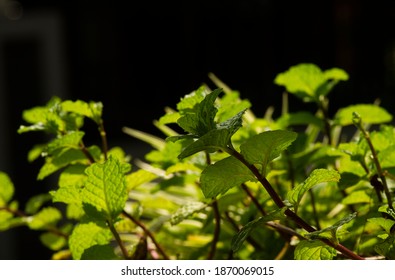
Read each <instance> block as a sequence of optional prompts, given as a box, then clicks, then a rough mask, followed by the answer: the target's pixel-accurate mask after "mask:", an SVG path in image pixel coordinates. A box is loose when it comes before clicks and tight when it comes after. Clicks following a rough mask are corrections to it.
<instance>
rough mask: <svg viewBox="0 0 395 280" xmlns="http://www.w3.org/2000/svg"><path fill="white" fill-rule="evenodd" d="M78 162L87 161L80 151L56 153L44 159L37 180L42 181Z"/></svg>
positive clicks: (71, 150)
mask: <svg viewBox="0 0 395 280" xmlns="http://www.w3.org/2000/svg"><path fill="white" fill-rule="evenodd" d="M80 161H87V159H86V156H85V154H84V153H83V152H82V151H81V150H75V149H67V150H62V151H56V152H55V153H54V155H53V156H51V157H46V158H45V163H44V165H43V166H42V167H41V169H40V171H39V172H38V176H37V179H38V180H43V179H44V178H46V177H48V176H49V175H51V174H53V173H54V172H56V171H58V170H59V169H61V168H64V167H66V166H67V165H69V164H73V163H76V162H80Z"/></svg>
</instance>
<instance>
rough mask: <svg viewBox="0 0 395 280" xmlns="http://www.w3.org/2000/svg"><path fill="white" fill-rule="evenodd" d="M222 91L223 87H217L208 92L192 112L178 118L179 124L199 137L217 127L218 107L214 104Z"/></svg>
mask: <svg viewBox="0 0 395 280" xmlns="http://www.w3.org/2000/svg"><path fill="white" fill-rule="evenodd" d="M221 92H222V90H221V89H216V90H214V91H213V92H211V93H210V94H208V95H207V96H206V97H205V98H204V99H203V101H202V102H200V103H198V104H196V105H195V107H194V108H193V110H192V111H191V112H188V113H186V114H185V115H183V116H182V117H181V118H179V119H178V121H177V123H178V125H179V126H180V127H182V128H183V129H184V130H185V131H187V132H189V133H191V134H193V135H195V136H197V137H199V136H203V135H204V134H206V133H207V132H209V131H210V130H212V129H215V127H216V125H215V122H214V118H215V115H216V114H217V111H218V109H217V108H216V107H215V106H214V102H215V100H216V99H217V97H218V95H219V94H220V93H221Z"/></svg>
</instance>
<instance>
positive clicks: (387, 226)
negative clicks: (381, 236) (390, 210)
mask: <svg viewBox="0 0 395 280" xmlns="http://www.w3.org/2000/svg"><path fill="white" fill-rule="evenodd" d="M368 222H370V223H373V224H376V225H379V226H380V227H382V228H383V229H384V230H385V232H386V233H388V234H389V233H390V232H391V228H392V226H393V225H395V221H394V220H391V219H386V218H383V217H377V218H370V219H368Z"/></svg>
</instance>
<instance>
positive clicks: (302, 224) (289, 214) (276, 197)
mask: <svg viewBox="0 0 395 280" xmlns="http://www.w3.org/2000/svg"><path fill="white" fill-rule="evenodd" d="M227 152H228V153H229V154H231V155H232V156H234V157H236V158H237V159H238V160H240V161H241V162H242V163H243V164H244V165H246V166H247V167H248V168H249V169H250V170H251V172H252V173H253V174H254V175H255V177H256V178H257V179H258V181H259V182H260V183H261V184H262V185H263V187H264V188H265V190H266V191H267V192H268V193H269V195H270V197H271V198H272V199H273V201H274V203H275V204H276V205H277V207H279V208H286V205H285V203H284V202H283V201H282V199H281V197H280V196H279V195H278V194H277V192H276V191H275V190H274V188H273V187H272V185H271V184H270V182H269V181H268V180H267V179H266V178H265V177H263V176H262V175H261V174H260V172H259V170H258V169H257V168H256V167H255V165H252V164H250V163H248V162H247V161H246V160H245V159H244V157H243V156H242V155H241V154H240V153H239V152H237V151H236V150H233V149H228V150H227ZM284 214H285V215H286V216H287V217H289V218H290V219H291V220H293V221H294V222H295V223H296V224H297V225H298V226H300V227H302V228H303V229H305V230H307V231H308V232H314V231H316V229H315V228H313V227H312V226H311V225H309V224H308V223H307V222H306V221H304V220H303V219H302V218H301V217H299V216H298V215H297V214H296V213H295V212H293V211H292V210H290V209H289V208H286V209H285V211H284ZM320 240H321V241H322V242H324V243H326V244H327V245H329V246H331V247H333V248H335V249H336V250H338V251H339V252H341V253H343V254H344V255H345V256H347V257H348V258H351V259H356V260H362V259H363V258H362V257H361V256H358V255H357V254H355V253H354V252H352V251H351V250H349V249H348V248H346V247H344V246H343V245H341V244H336V243H334V242H332V241H331V240H329V239H324V238H321V239H320Z"/></svg>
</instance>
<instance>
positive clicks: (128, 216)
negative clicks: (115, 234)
mask: <svg viewBox="0 0 395 280" xmlns="http://www.w3.org/2000/svg"><path fill="white" fill-rule="evenodd" d="M122 214H123V215H125V216H126V217H127V218H128V219H130V220H131V221H132V222H133V223H135V224H136V225H137V226H139V227H140V228H141V229H142V230H143V231H144V233H145V234H146V235H148V236H149V238H151V240H152V242H153V243H154V244H155V246H156V248H157V249H158V251H159V253H160V254H161V255H162V256H163V258H164V259H165V260H169V259H170V258H169V256H168V255H167V254H166V253H165V251H164V250H163V248H162V246H161V245H160V244H159V243H158V242H157V241H156V239H155V237H154V235H153V233H152V232H151V231H150V230H149V229H148V228H147V227H146V226H145V225H144V224H143V223H141V222H140V221H139V220H137V219H135V218H134V217H133V216H132V215H130V214H129V213H128V212H126V211H125V210H123V211H122Z"/></svg>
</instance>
